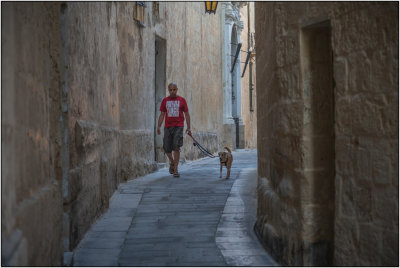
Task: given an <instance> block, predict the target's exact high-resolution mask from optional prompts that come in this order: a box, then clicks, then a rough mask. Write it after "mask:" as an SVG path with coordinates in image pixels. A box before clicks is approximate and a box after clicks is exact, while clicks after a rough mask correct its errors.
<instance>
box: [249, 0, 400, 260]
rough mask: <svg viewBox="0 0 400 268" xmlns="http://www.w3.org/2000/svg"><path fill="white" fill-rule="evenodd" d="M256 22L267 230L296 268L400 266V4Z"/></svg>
mask: <svg viewBox="0 0 400 268" xmlns="http://www.w3.org/2000/svg"><path fill="white" fill-rule="evenodd" d="M255 10H256V15H255V16H256V37H257V107H258V113H257V117H258V136H257V139H258V155H259V162H258V168H259V188H258V195H259V202H258V220H257V230H258V231H259V233H260V235H261V236H262V237H263V239H264V241H265V242H266V244H267V247H268V248H269V250H270V252H271V253H272V254H273V255H274V257H275V258H276V259H277V260H278V261H280V262H281V263H282V264H284V265H296V266H297V265H318V266H319V265H327V264H328V265H338V266H359V265H361V266H381V265H383V266H396V265H398V136H397V134H398V133H397V132H398V4H397V3H373V2H368V3H346V2H343V3H316V2H310V3H256V8H255ZM330 85H331V86H330Z"/></svg>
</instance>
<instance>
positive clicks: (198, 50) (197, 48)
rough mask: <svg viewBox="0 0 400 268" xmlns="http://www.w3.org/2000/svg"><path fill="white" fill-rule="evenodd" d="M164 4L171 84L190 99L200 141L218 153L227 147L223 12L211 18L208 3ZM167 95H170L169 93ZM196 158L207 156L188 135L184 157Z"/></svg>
mask: <svg viewBox="0 0 400 268" xmlns="http://www.w3.org/2000/svg"><path fill="white" fill-rule="evenodd" d="M160 5H161V3H160ZM164 5H165V8H166V14H167V15H166V25H167V26H166V30H165V39H166V40H167V81H168V82H171V81H175V82H176V83H177V85H178V89H179V90H178V95H181V96H183V97H184V98H185V99H186V101H187V103H188V106H189V113H190V117H191V128H192V133H194V134H195V135H198V137H200V136H201V141H200V140H198V142H200V143H201V142H202V141H204V142H206V143H207V146H206V144H205V143H202V145H203V146H206V148H207V149H208V150H210V152H216V151H218V149H222V148H223V146H222V135H223V133H222V126H221V122H222V93H223V92H222V70H221V65H222V58H221V54H220V51H221V45H222V34H221V27H220V25H221V9H220V8H219V9H217V14H215V15H214V14H212V15H209V14H205V12H204V2H192V3H183V2H180V3H179V2H176V3H174V2H170V3H168V4H164ZM183 22H184V23H183ZM165 95H166V96H168V95H169V93H168V92H167V90H166V93H165ZM185 126H186V122H185ZM185 129H186V127H185ZM195 138H196V137H195ZM194 155H196V156H201V157H204V155H203V156H202V155H201V154H199V152H198V150H197V149H196V148H195V147H193V142H192V140H191V139H190V138H189V137H188V136H186V135H185V138H184V146H183V147H182V157H183V158H184V159H189V160H191V159H193V157H194Z"/></svg>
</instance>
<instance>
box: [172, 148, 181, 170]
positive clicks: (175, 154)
mask: <svg viewBox="0 0 400 268" xmlns="http://www.w3.org/2000/svg"><path fill="white" fill-rule="evenodd" d="M180 153H181V152H180V151H179V150H177V151H174V160H175V161H174V162H173V163H174V173H178V165H179V156H180Z"/></svg>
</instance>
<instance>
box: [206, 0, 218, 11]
mask: <svg viewBox="0 0 400 268" xmlns="http://www.w3.org/2000/svg"><path fill="white" fill-rule="evenodd" d="M205 6H206V13H208V14H211V13H214V14H215V12H216V11H217V6H218V2H217V1H206V2H205Z"/></svg>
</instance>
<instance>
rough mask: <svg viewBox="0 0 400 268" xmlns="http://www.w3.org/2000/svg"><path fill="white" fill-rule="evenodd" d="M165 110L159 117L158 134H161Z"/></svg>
mask: <svg viewBox="0 0 400 268" xmlns="http://www.w3.org/2000/svg"><path fill="white" fill-rule="evenodd" d="M164 117H165V112H161V114H160V117H158V127H157V134H161V130H160V128H161V125H162V123H163V121H164Z"/></svg>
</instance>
